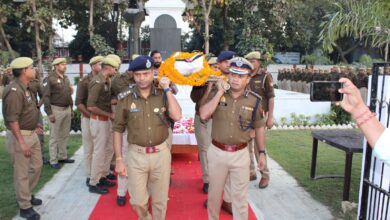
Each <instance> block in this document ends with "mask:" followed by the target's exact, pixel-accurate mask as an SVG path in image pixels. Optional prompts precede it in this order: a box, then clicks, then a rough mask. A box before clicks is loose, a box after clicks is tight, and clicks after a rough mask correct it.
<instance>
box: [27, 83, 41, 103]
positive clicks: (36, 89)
mask: <svg viewBox="0 0 390 220" xmlns="http://www.w3.org/2000/svg"><path fill="white" fill-rule="evenodd" d="M28 88H29V89H30V91H31V92H32V94H33V96H34V98H35V101H36V104H37V106H39V104H38V97H39V99H42V97H43V89H42V86H41V83H40V82H39V79H33V80H31V81H30V82H29V83H28Z"/></svg>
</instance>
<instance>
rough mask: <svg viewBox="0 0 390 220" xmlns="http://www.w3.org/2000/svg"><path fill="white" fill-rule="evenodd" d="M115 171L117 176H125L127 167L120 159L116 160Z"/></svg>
mask: <svg viewBox="0 0 390 220" xmlns="http://www.w3.org/2000/svg"><path fill="white" fill-rule="evenodd" d="M115 172H117V173H118V175H119V176H127V169H126V166H125V164H124V163H123V161H122V159H120V160H117V161H116V165H115Z"/></svg>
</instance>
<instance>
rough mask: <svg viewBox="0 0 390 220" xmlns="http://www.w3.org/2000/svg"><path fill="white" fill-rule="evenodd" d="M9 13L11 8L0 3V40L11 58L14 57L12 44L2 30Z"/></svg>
mask: <svg viewBox="0 0 390 220" xmlns="http://www.w3.org/2000/svg"><path fill="white" fill-rule="evenodd" d="M10 13H12V8H11V7H10V6H9V5H6V4H2V5H1V6H0V37H1V39H2V41H3V42H4V44H5V45H6V47H7V50H8V52H9V54H10V55H11V57H12V59H15V52H14V50H13V49H12V46H11V44H10V42H9V40H8V37H7V35H6V33H5V31H4V27H3V25H4V24H6V23H7V20H8V16H9V15H10ZM0 42H1V41H0ZM0 45H1V44H0ZM0 49H2V48H0Z"/></svg>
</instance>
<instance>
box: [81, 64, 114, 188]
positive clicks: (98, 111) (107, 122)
mask: <svg viewBox="0 0 390 220" xmlns="http://www.w3.org/2000/svg"><path fill="white" fill-rule="evenodd" d="M118 67H119V64H118V62H116V61H115V60H114V59H112V58H109V57H105V58H104V59H103V60H102V70H101V72H100V73H99V74H97V75H96V76H94V77H93V78H92V80H91V82H90V83H89V85H88V100H87V110H88V111H89V112H91V114H90V124H89V125H90V129H91V135H92V140H93V153H92V162H91V178H90V180H89V192H91V193H97V194H106V193H108V189H107V188H105V187H112V186H114V185H115V183H113V182H111V181H109V180H108V179H107V178H106V175H107V170H108V169H109V166H110V163H111V159H112V157H113V155H112V151H113V145H112V132H111V130H112V129H111V128H112V124H111V120H113V119H114V113H113V112H112V109H111V79H110V78H111V77H113V76H114V75H115V74H116V72H117V69H118Z"/></svg>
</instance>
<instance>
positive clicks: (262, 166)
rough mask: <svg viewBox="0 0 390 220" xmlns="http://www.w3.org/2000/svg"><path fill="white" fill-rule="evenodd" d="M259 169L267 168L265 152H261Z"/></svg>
mask: <svg viewBox="0 0 390 220" xmlns="http://www.w3.org/2000/svg"><path fill="white" fill-rule="evenodd" d="M258 167H259V170H264V168H265V154H263V153H261V154H259V162H258Z"/></svg>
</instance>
